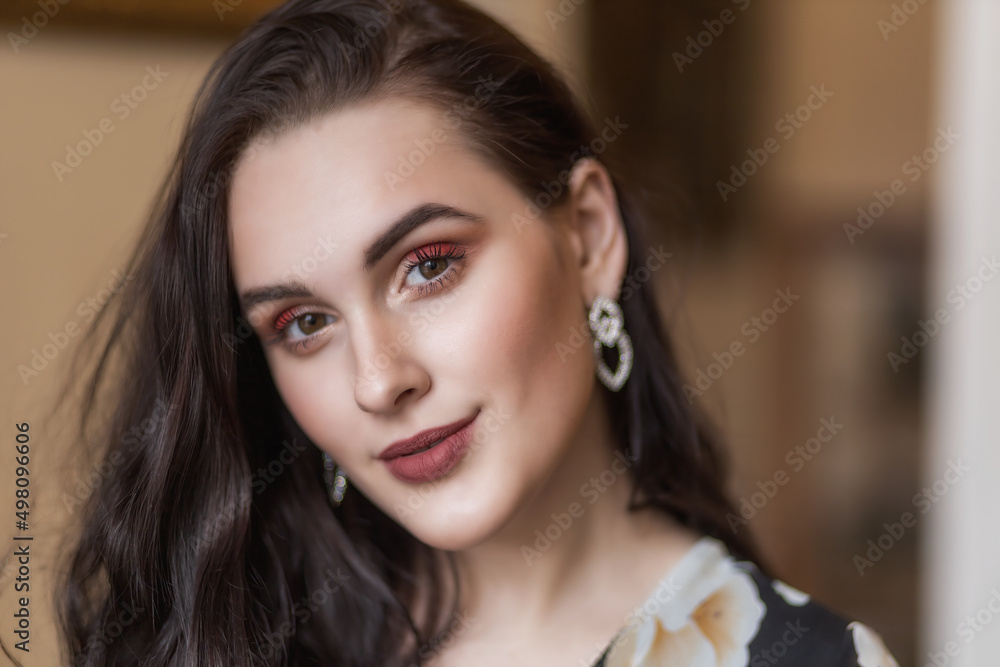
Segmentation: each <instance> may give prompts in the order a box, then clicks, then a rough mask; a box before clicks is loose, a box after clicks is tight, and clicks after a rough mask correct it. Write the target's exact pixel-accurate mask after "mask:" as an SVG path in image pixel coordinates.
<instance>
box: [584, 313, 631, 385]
mask: <svg viewBox="0 0 1000 667" xmlns="http://www.w3.org/2000/svg"><path fill="white" fill-rule="evenodd" d="M588 320H589V322H590V331H591V332H592V333H593V334H594V360H595V361H596V362H597V377H598V379H600V381H601V383H602V384H604V386H605V387H607V388H608V389H610V390H611V391H618V390H619V389H621V388H622V385H624V384H625V380H627V379H628V376H629V373H630V372H631V371H632V339H631V338H629V335H628V333H626V332H625V318H624V316H623V315H622V308H621V306H620V305H618V302H617V301H615V300H614V299H609V298H608V297H606V296H600V295H599V296H598V297H597V298H595V299H594V303H592V304H591V306H590V315H589V317H588ZM602 344H603V345H607V346H608V347H615V346H616V345H617V346H618V368H617V369H616V370H615V372H614V373H612V372H611V369H610V368H608V365H607V364H606V363H604V356H603V354H602V351H603V348H602Z"/></svg>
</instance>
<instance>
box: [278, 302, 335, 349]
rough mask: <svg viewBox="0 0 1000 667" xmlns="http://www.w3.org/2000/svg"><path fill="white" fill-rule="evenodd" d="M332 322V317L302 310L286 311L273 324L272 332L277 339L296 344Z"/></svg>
mask: <svg viewBox="0 0 1000 667" xmlns="http://www.w3.org/2000/svg"><path fill="white" fill-rule="evenodd" d="M332 321H333V316H331V315H327V314H326V313H318V312H311V311H304V310H296V309H292V310H287V311H285V312H284V313H282V314H281V315H279V316H278V318H277V319H276V320H275V322H274V332H275V334H276V335H277V337H279V338H281V339H283V340H285V341H288V342H296V341H301V340H303V339H307V338H309V337H310V336H313V335H314V334H316V333H317V332H319V331H322V330H323V329H324V328H325V327H326V326H327V325H329V324H330V323H331V322H332Z"/></svg>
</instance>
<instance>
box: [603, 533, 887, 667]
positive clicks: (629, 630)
mask: <svg viewBox="0 0 1000 667" xmlns="http://www.w3.org/2000/svg"><path fill="white" fill-rule="evenodd" d="M627 621H628V623H627V625H626V626H625V627H624V628H622V629H621V630H620V631H619V632H618V634H617V635H615V637H614V639H612V641H611V642H610V644H609V645H608V647H607V648H606V649H605V651H604V653H603V654H602V655H601V657H600V659H599V660H598V661H597V662H596V663H594V667H668V666H669V667H771V666H772V665H780V666H781V667H796V666H803V665H808V666H809V667H899V663H897V662H896V660H895V658H893V657H892V655H891V654H890V653H889V651H888V649H887V648H886V647H885V644H884V643H883V641H882V638H881V637H880V636H879V635H878V634H877V633H876V632H874V631H873V630H871V629H870V628H868V627H867V626H865V625H863V624H861V623H858V622H857V621H854V622H848V621H846V620H845V619H843V618H841V617H840V616H838V615H836V614H834V613H833V612H831V611H829V610H828V609H826V608H824V607H822V606H820V605H818V604H816V603H814V602H812V601H811V600H810V598H809V595H807V594H806V593H803V592H802V591H799V590H796V589H794V588H792V587H791V586H789V585H787V584H785V583H783V582H781V581H777V580H773V579H770V578H768V577H766V576H764V575H763V574H762V573H761V572H760V570H758V569H757V567H756V566H755V565H754V564H753V563H751V562H748V561H740V562H737V561H736V560H735V559H734V558H733V556H732V555H731V554H730V553H729V551H728V550H727V549H726V546H725V545H724V544H723V543H722V542H720V541H719V540H716V539H714V538H711V537H703V538H701V539H700V540H699V541H698V542H697V544H695V545H694V547H692V548H691V550H690V551H689V552H688V553H687V554H685V556H684V557H683V558H682V559H681V560H680V562H678V563H677V565H676V566H675V567H674V568H673V569H672V570H671V571H670V572H669V573H667V575H666V576H665V577H663V579H661V580H660V582H659V585H658V586H657V588H656V590H654V591H653V592H652V593H651V594H650V595H649V597H648V598H647V599H646V602H645V604H643V606H642V607H640V608H638V609H637V610H636V611H635V612H633V614H632V615H631V616H630V618H629V619H627Z"/></svg>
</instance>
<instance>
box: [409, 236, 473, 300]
mask: <svg viewBox="0 0 1000 667" xmlns="http://www.w3.org/2000/svg"><path fill="white" fill-rule="evenodd" d="M464 256H465V250H463V249H462V248H460V247H458V246H455V245H453V244H451V243H432V244H430V245H426V246H423V247H421V248H416V249H414V250H413V251H412V252H411V253H410V254H409V255H407V256H406V257H405V258H404V259H403V266H404V267H405V269H406V285H407V286H408V287H411V288H413V289H415V290H416V291H417V293H418V294H419V295H421V296H422V295H424V294H429V293H430V292H433V291H434V290H436V289H438V288H439V287H442V286H443V284H444V283H445V282H448V281H449V280H451V279H453V278H455V277H456V272H457V271H458V268H457V267H455V266H454V265H455V264H458V263H459V260H461V259H462V258H463V257H464Z"/></svg>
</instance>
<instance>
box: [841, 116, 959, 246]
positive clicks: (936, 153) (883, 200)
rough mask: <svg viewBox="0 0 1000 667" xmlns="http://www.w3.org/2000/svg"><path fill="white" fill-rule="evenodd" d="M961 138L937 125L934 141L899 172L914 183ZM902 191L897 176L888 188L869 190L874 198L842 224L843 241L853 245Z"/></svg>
mask: <svg viewBox="0 0 1000 667" xmlns="http://www.w3.org/2000/svg"><path fill="white" fill-rule="evenodd" d="M961 137H962V135H960V134H956V133H955V132H953V131H952V129H951V126H950V125H949V126H948V129H947V130H945V129H944V128H940V127H939V128H938V130H937V138H935V139H934V142H933V143H932V144H931V145H930V146H928V147H927V148H926V149H924V151H923V153H921V154H920V155H914V156H913V157H911V158H910V159H909V160H907V161H906V162H904V163H903V166H902V167H900V169H901V170H902V172H903V175H904V176H909V180H910V182H911V183H916V182H917V181H919V180H920V177H921V176H923V175H924V174H926V173H927V172H928V171H930V168H931V167H932V166H933V165H934V163H935V162H937V161H938V159H939V158H940V157H941V155H943V154H944V153H947V152H948V149H949V148H951V147H952V146H953V145H954V144H955V140H956V139H961ZM906 192H907V188H906V183H904V182H903V179H901V178H897V179H896V180H894V181H893V182H892V183H890V184H889V189H888V190H881V191H880V190H875V191H874V192H873V193H872V194H873V195H874V201H872V202H870V203H869V204H868V206H859V207H858V219H857V221H856V222H855V223H850V222H845V223H844V234H846V235H847V240H848V241H850V242H851V243H852V244H853V243H854V239H855V238H857V237H858V236H862V235H863V234H864V233H865V232H866V231H868V230H869V229H871V227H872V226H873V225H874V224H875V222H876V221H877V220H878V219H879V218H881V217H882V216H883V215H885V212H886V211H888V210H889V209H890V208H892V205H893V204H895V203H896V201H897V200H898V199H899V197H901V196H902V195H904V194H906Z"/></svg>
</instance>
